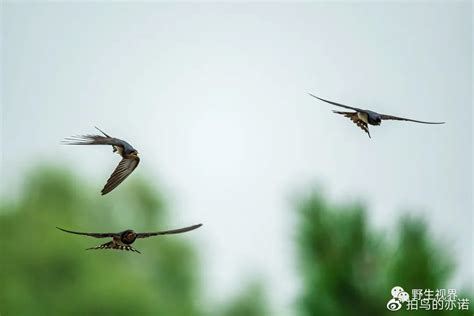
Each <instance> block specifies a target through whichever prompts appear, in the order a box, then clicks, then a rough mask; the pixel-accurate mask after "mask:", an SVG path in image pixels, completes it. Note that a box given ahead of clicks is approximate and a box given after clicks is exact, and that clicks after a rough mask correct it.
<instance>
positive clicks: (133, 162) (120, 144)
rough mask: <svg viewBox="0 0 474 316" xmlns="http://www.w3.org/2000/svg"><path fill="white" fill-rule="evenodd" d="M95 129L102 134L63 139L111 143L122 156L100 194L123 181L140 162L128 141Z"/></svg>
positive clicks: (77, 142)
mask: <svg viewBox="0 0 474 316" xmlns="http://www.w3.org/2000/svg"><path fill="white" fill-rule="evenodd" d="M96 129H97V130H98V131H99V132H101V133H102V134H103V135H104V136H102V135H81V136H72V137H69V138H66V139H65V140H64V141H63V144H65V145H111V146H112V148H113V152H114V153H115V152H116V153H118V154H119V155H120V156H122V160H121V161H120V162H119V164H118V166H117V167H116V168H115V170H114V172H112V175H111V176H110V177H109V179H108V180H107V183H106V184H105V186H104V188H103V189H102V191H101V193H102V195H105V194H107V193H109V192H110V191H112V190H113V189H115V188H116V187H117V186H118V185H119V184H120V183H122V182H123V180H125V179H126V178H127V177H128V176H129V175H130V174H131V173H132V172H133V170H135V168H136V167H137V166H138V163H139V162H140V158H139V157H138V151H137V150H136V149H135V148H133V147H132V145H130V144H129V143H127V142H126V141H124V140H121V139H118V138H115V137H111V136H109V135H107V134H106V133H104V132H103V131H102V130H100V129H99V128H98V127H96Z"/></svg>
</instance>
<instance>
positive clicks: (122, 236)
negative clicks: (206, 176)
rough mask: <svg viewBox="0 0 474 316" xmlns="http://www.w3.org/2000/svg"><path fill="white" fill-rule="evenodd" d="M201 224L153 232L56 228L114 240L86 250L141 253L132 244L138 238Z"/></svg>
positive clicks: (193, 228)
mask: <svg viewBox="0 0 474 316" xmlns="http://www.w3.org/2000/svg"><path fill="white" fill-rule="evenodd" d="M201 226H202V224H197V225H192V226H187V227H183V228H178V229H172V230H165V231H158V232H151V233H136V232H135V231H133V230H131V229H127V230H124V231H121V232H118V233H84V232H76V231H72V230H67V229H64V228H60V227H56V228H57V229H59V230H62V231H63V232H66V233H70V234H75V235H83V236H89V237H94V238H108V237H109V238H110V237H111V238H112V240H111V241H109V242H106V243H104V244H101V245H98V246H95V247H91V248H87V249H86V250H91V249H117V250H126V251H133V252H137V253H141V252H140V251H138V250H137V249H135V248H133V247H132V246H131V244H133V243H134V242H135V240H137V238H148V237H152V236H158V235H170V234H180V233H185V232H188V231H191V230H195V229H197V228H199V227H201Z"/></svg>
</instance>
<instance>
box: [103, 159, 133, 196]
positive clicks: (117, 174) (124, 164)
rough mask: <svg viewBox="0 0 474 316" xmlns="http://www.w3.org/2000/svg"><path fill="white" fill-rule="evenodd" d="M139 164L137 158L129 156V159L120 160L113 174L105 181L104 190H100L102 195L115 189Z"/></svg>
mask: <svg viewBox="0 0 474 316" xmlns="http://www.w3.org/2000/svg"><path fill="white" fill-rule="evenodd" d="M139 163H140V158H138V156H129V158H124V159H122V160H121V161H120V162H119V164H118V166H117V167H116V168H115V170H114V172H113V173H112V175H111V176H110V178H109V179H108V180H107V183H106V184H105V186H104V188H103V189H102V191H101V193H102V195H105V194H107V193H109V192H110V191H112V190H113V189H115V188H116V187H117V186H118V185H119V184H120V183H122V182H123V180H125V179H126V178H127V177H128V176H129V175H130V174H131V173H132V172H133V170H135V168H136V167H137V166H138V164H139Z"/></svg>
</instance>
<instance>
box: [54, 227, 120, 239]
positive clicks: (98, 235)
mask: <svg viewBox="0 0 474 316" xmlns="http://www.w3.org/2000/svg"><path fill="white" fill-rule="evenodd" d="M56 228H57V229H59V230H62V231H63V232H66V233H70V234H76V235H84V236H89V237H95V238H106V237H114V236H119V234H116V233H83V232H75V231H72V230H67V229H64V228H60V227H56Z"/></svg>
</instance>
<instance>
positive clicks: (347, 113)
mask: <svg viewBox="0 0 474 316" xmlns="http://www.w3.org/2000/svg"><path fill="white" fill-rule="evenodd" d="M333 112H334V113H336V114H341V115H343V116H345V117H348V118H352V117H354V115H357V112H344V111H333Z"/></svg>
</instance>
